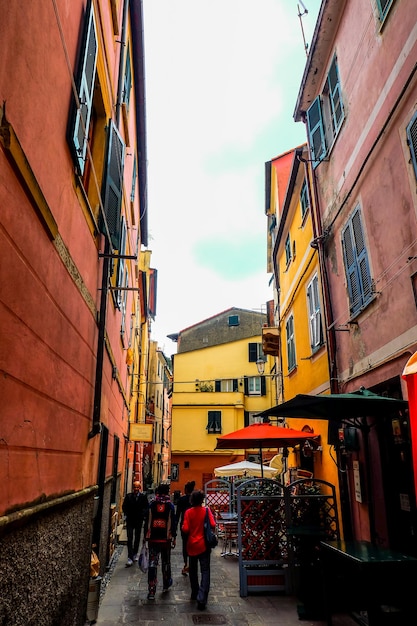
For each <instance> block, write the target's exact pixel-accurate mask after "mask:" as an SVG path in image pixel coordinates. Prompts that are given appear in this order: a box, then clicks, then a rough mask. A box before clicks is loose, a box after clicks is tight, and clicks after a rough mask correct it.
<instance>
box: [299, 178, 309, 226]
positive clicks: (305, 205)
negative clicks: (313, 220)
mask: <svg viewBox="0 0 417 626" xmlns="http://www.w3.org/2000/svg"><path fill="white" fill-rule="evenodd" d="M300 204H301V220H302V221H303V220H304V218H305V216H306V213H307V211H308V209H309V208H310V200H309V197H308V189H307V182H306V181H304V182H303V185H302V187H301V193H300Z"/></svg>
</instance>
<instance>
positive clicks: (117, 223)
mask: <svg viewBox="0 0 417 626" xmlns="http://www.w3.org/2000/svg"><path fill="white" fill-rule="evenodd" d="M107 133H108V135H107V160H106V170H105V176H104V181H103V189H102V202H103V207H104V214H105V217H106V222H107V228H108V230H109V234H110V238H111V242H112V245H113V248H115V249H116V250H120V230H121V220H120V214H121V207H122V193H123V169H124V155H125V145H124V143H123V139H122V138H121V136H120V134H119V131H118V130H117V128H116V126H115V125H114V123H113V122H112V121H111V120H109V125H108V129H107ZM100 230H101V232H102V233H104V234H106V229H105V226H104V223H103V220H101V228H100Z"/></svg>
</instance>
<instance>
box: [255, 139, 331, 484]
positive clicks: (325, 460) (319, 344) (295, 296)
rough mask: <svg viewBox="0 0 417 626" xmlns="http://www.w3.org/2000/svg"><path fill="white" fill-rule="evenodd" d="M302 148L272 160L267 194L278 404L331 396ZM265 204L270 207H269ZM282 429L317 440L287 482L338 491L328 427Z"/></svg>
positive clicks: (292, 422) (295, 424)
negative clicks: (301, 478)
mask: <svg viewBox="0 0 417 626" xmlns="http://www.w3.org/2000/svg"><path fill="white" fill-rule="evenodd" d="M307 159H308V156H307V149H306V146H300V147H299V148H296V149H295V150H291V151H290V152H287V153H285V154H283V155H281V156H278V157H276V158H275V159H273V160H272V161H271V162H270V164H269V169H267V171H268V172H269V176H268V180H267V184H266V189H267V194H268V195H267V216H268V224H269V227H268V250H269V254H270V255H271V256H270V267H271V268H272V269H273V272H274V279H275V325H276V327H277V328H278V334H279V337H280V350H279V355H278V356H277V357H276V360H277V363H276V367H277V371H278V372H279V378H278V380H279V384H278V396H279V398H280V400H279V402H280V403H281V402H283V401H285V400H290V399H291V398H293V397H294V396H296V395H297V394H299V393H303V394H326V393H329V391H330V382H329V380H330V377H329V364H328V353H327V345H326V341H325V337H326V334H325V332H324V315H323V302H322V295H321V294H322V290H321V277H320V267H319V260H318V254H317V249H316V245H315V232H314V225H313V219H312V211H311V198H312V193H311V187H310V184H309V180H308V160H307ZM268 198H269V202H268ZM285 421H286V423H287V425H288V426H290V427H291V428H295V429H297V430H303V429H304V430H310V431H312V432H314V433H315V434H317V435H320V439H319V440H318V441H319V443H318V445H313V447H311V446H310V445H306V446H303V447H301V448H300V449H299V450H297V451H296V453H293V454H291V455H290V457H289V459H288V467H289V472H288V475H287V477H286V480H287V481H288V480H291V479H292V478H294V477H296V476H297V471H298V472H299V470H300V469H302V470H304V471H310V472H312V474H313V475H314V477H315V478H318V479H322V480H327V481H328V482H330V483H332V484H334V485H335V486H337V484H338V470H337V466H336V464H335V462H334V459H333V457H332V455H331V451H332V450H331V446H329V442H328V421H327V420H313V419H307V418H303V419H299V418H291V419H286V420H285Z"/></svg>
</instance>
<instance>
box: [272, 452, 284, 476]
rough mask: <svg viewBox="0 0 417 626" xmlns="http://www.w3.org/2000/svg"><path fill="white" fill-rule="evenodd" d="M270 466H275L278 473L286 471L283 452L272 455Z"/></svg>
mask: <svg viewBox="0 0 417 626" xmlns="http://www.w3.org/2000/svg"><path fill="white" fill-rule="evenodd" d="M269 467H273V468H274V469H276V470H277V474H282V472H283V471H284V464H283V462H282V454H276V455H275V456H274V457H272V459H271V460H270V461H269Z"/></svg>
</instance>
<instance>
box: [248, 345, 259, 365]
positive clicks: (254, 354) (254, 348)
mask: <svg viewBox="0 0 417 626" xmlns="http://www.w3.org/2000/svg"><path fill="white" fill-rule="evenodd" d="M248 347H249V363H256V361H257V359H258V344H257V343H249V344H248Z"/></svg>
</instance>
